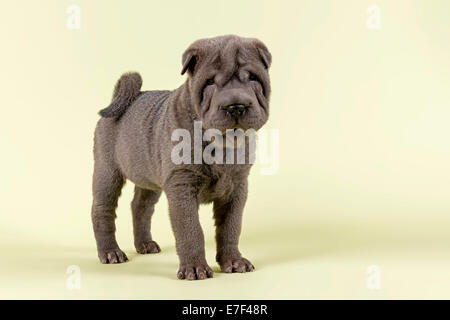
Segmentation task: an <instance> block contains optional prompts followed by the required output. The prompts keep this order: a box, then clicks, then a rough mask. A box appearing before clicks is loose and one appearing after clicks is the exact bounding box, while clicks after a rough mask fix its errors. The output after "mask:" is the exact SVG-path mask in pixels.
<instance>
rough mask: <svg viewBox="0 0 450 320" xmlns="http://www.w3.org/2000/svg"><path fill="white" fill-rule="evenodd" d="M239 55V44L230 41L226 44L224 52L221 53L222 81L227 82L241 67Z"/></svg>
mask: <svg viewBox="0 0 450 320" xmlns="http://www.w3.org/2000/svg"><path fill="white" fill-rule="evenodd" d="M238 55H239V46H238V44H237V43H235V42H233V41H230V42H228V43H226V44H225V46H224V48H223V50H222V53H221V55H220V58H221V64H222V65H221V70H220V71H221V72H220V73H221V79H220V80H221V82H223V84H225V83H226V82H227V81H229V80H230V79H231V78H232V77H233V75H234V74H235V72H236V71H237V69H238V68H239V64H238V61H237V57H238Z"/></svg>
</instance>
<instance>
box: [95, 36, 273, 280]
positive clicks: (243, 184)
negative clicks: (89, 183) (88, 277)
mask: <svg viewBox="0 0 450 320" xmlns="http://www.w3.org/2000/svg"><path fill="white" fill-rule="evenodd" d="M270 63H271V55H270V53H269V51H268V50H267V48H266V46H265V45H264V44H263V43H262V42H261V41H259V40H257V39H251V38H242V37H238V36H234V35H228V36H221V37H216V38H209V39H202V40H198V41H196V42H194V43H193V44H192V45H191V46H190V47H189V48H188V49H187V50H186V51H185V52H184V54H183V57H182V64H183V67H182V71H181V74H184V73H185V72H187V73H188V78H187V81H186V82H185V83H184V84H183V85H182V86H181V87H179V88H178V89H176V90H173V91H141V90H140V89H141V85H142V79H141V77H140V75H139V74H138V73H128V74H124V75H123V76H122V77H121V78H120V79H119V81H118V82H117V84H116V87H115V90H114V96H113V101H112V103H111V104H110V105H109V106H108V107H107V108H105V109H103V110H101V111H100V115H101V116H102V118H101V119H100V120H99V121H98V124H97V127H96V130H95V139H94V159H95V165H94V176H93V205H92V222H93V227H94V233H95V238H96V242H97V250H98V256H99V258H100V261H101V262H102V263H121V262H125V261H127V257H126V255H125V253H124V252H123V251H122V250H120V248H119V246H118V244H117V242H116V238H115V223H114V220H115V217H116V215H115V209H116V207H117V201H118V198H119V196H120V193H121V189H122V186H123V184H124V182H125V180H126V179H128V180H130V181H132V182H133V183H134V184H135V192H134V199H133V201H132V204H131V207H132V214H133V228H134V244H135V247H136V250H137V252H138V253H142V254H145V253H157V252H159V251H160V248H159V246H158V244H157V243H156V242H155V241H153V239H152V236H151V233H150V225H151V224H150V221H151V217H152V214H153V211H154V206H155V204H156V202H157V201H158V199H159V197H160V195H161V192H162V191H164V192H165V193H166V196H167V200H168V204H169V215H170V221H171V225H172V229H173V232H174V235H175V239H176V249H177V253H178V256H179V259H180V268H179V271H178V274H177V276H178V278H180V279H189V280H194V279H205V278H208V277H212V276H213V271H212V270H211V268H210V267H209V266H208V264H207V262H206V258H205V248H204V237H203V232H202V229H201V226H200V222H199V217H198V207H199V205H200V204H202V203H210V202H212V203H213V211H214V219H215V224H216V241H217V255H216V260H217V262H218V263H219V265H220V267H221V270H222V271H223V272H246V271H252V270H253V269H254V267H253V265H252V264H251V263H250V262H249V261H248V260H247V259H245V258H243V257H242V256H241V253H240V251H239V249H238V242H239V236H240V232H241V221H242V212H243V208H244V205H245V202H246V198H247V177H248V174H249V171H250V167H251V163H249V162H248V161H247V162H245V163H244V164H236V163H234V164H220V163H213V164H206V163H205V162H203V161H202V162H201V163H194V162H190V163H181V164H175V163H174V162H173V161H172V158H171V152H172V148H173V147H174V145H175V144H176V142H174V141H172V139H171V137H172V134H173V132H174V130H177V129H184V130H187V131H188V132H189V133H190V136H191V137H194V122H195V121H201V130H203V132H204V131H205V130H207V129H210V128H215V129H217V130H219V131H220V132H221V133H225V132H226V130H229V129H243V130H247V129H254V130H258V129H259V128H261V127H262V126H263V125H264V123H266V121H267V118H268V111H269V104H268V101H269V95H270V80H269V74H268V69H269V66H270ZM246 144H248V141H247V140H246ZM201 148H204V145H202V146H201ZM195 152H196V151H195V150H194V148H192V152H191V154H194V153H195ZM247 160H248V158H247Z"/></svg>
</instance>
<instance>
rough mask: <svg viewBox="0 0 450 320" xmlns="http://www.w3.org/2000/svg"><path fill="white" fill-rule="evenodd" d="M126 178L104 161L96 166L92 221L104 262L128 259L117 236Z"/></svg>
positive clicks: (98, 248) (99, 252)
mask: <svg viewBox="0 0 450 320" xmlns="http://www.w3.org/2000/svg"><path fill="white" fill-rule="evenodd" d="M124 182H125V181H124V178H123V176H122V175H121V173H120V172H119V170H117V169H115V168H113V167H111V166H108V165H107V164H106V163H105V162H103V161H96V163H95V168H94V181H93V196H94V201H93V204H92V223H93V226H94V234H95V240H96V241H97V251H98V257H99V259H100V261H101V262H102V263H121V262H125V261H127V260H128V258H127V256H126V255H125V253H124V252H123V251H122V250H120V248H119V246H118V244H117V241H116V236H115V231H116V225H115V222H114V220H115V218H116V207H117V200H118V198H119V196H120V193H121V190H122V187H123V184H124Z"/></svg>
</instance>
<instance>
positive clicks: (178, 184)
mask: <svg viewBox="0 0 450 320" xmlns="http://www.w3.org/2000/svg"><path fill="white" fill-rule="evenodd" d="M197 181H198V180H197V178H196V177H191V176H190V175H189V174H187V173H183V172H182V173H179V174H176V176H172V178H171V181H169V183H167V185H166V186H165V192H166V195H167V200H168V202H169V214H170V221H171V224H172V229H173V233H174V235H175V241H176V248H177V254H178V257H179V259H180V268H179V270H178V273H177V276H178V278H179V279H187V280H201V279H206V278H212V277H213V274H214V272H213V271H212V269H211V268H210V267H209V266H208V264H207V262H206V258H205V240H204V236H203V231H202V228H201V226H200V221H199V217H198V200H197V195H198V186H197V183H196V182H197Z"/></svg>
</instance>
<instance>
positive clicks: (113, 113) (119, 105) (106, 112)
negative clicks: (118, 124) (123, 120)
mask: <svg viewBox="0 0 450 320" xmlns="http://www.w3.org/2000/svg"><path fill="white" fill-rule="evenodd" d="M141 87H142V78H141V75H140V74H139V73H137V72H128V73H125V74H123V75H122V76H121V77H120V79H119V81H117V83H116V86H115V88H114V94H113V99H112V102H111V104H110V105H109V106H108V107H106V108H105V109H102V110H100V115H101V116H102V117H104V118H114V117H120V116H121V115H123V114H124V113H125V111H127V108H128V107H129V106H130V105H131V103H132V102H133V101H134V100H135V99H136V98H137V97H138V96H139V94H140V93H141Z"/></svg>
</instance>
